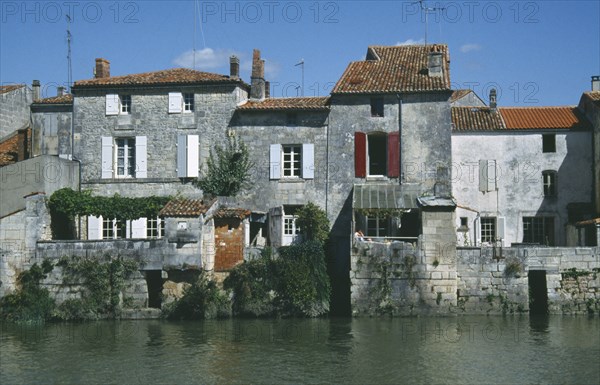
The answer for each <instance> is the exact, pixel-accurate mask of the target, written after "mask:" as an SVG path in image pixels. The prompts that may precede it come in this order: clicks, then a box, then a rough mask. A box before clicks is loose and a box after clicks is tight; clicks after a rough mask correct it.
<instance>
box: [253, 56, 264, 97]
mask: <svg viewBox="0 0 600 385" xmlns="http://www.w3.org/2000/svg"><path fill="white" fill-rule="evenodd" d="M264 98H265V61H264V60H262V59H261V58H260V51H259V50H257V49H255V50H254V51H253V53H252V75H251V76H250V99H258V100H262V99H264Z"/></svg>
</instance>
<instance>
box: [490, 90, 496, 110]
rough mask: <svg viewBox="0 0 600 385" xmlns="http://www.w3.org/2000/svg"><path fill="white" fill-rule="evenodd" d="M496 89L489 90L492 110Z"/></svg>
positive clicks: (493, 108)
mask: <svg viewBox="0 0 600 385" xmlns="http://www.w3.org/2000/svg"><path fill="white" fill-rule="evenodd" d="M496 107H497V104H496V89H495V88H492V89H491V90H490V108H491V109H492V111H496Z"/></svg>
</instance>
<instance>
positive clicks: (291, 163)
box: [281, 144, 302, 179]
mask: <svg viewBox="0 0 600 385" xmlns="http://www.w3.org/2000/svg"><path fill="white" fill-rule="evenodd" d="M286 150H289V152H287V153H286ZM288 154H289V156H290V158H289V159H288V160H286V155H288ZM296 166H297V167H296ZM286 173H287V174H289V175H286ZM281 178H282V179H300V178H302V145H301V144H282V145H281Z"/></svg>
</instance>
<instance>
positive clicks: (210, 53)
mask: <svg viewBox="0 0 600 385" xmlns="http://www.w3.org/2000/svg"><path fill="white" fill-rule="evenodd" d="M231 55H236V56H238V57H239V54H237V53H236V52H234V51H233V50H230V49H216V50H214V49H212V48H204V49H201V50H199V51H196V68H195V69H197V70H211V69H215V68H221V67H227V66H228V65H229V57H230V56H231ZM173 63H174V64H175V65H178V66H180V67H186V68H193V67H194V51H193V50H189V51H186V52H184V53H182V54H181V55H179V56H178V57H176V58H175V59H174V60H173Z"/></svg>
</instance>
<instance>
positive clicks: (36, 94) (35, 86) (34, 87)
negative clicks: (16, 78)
mask: <svg viewBox="0 0 600 385" xmlns="http://www.w3.org/2000/svg"><path fill="white" fill-rule="evenodd" d="M31 91H32V93H33V100H38V99H39V98H40V81H39V80H34V81H33V82H31Z"/></svg>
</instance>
